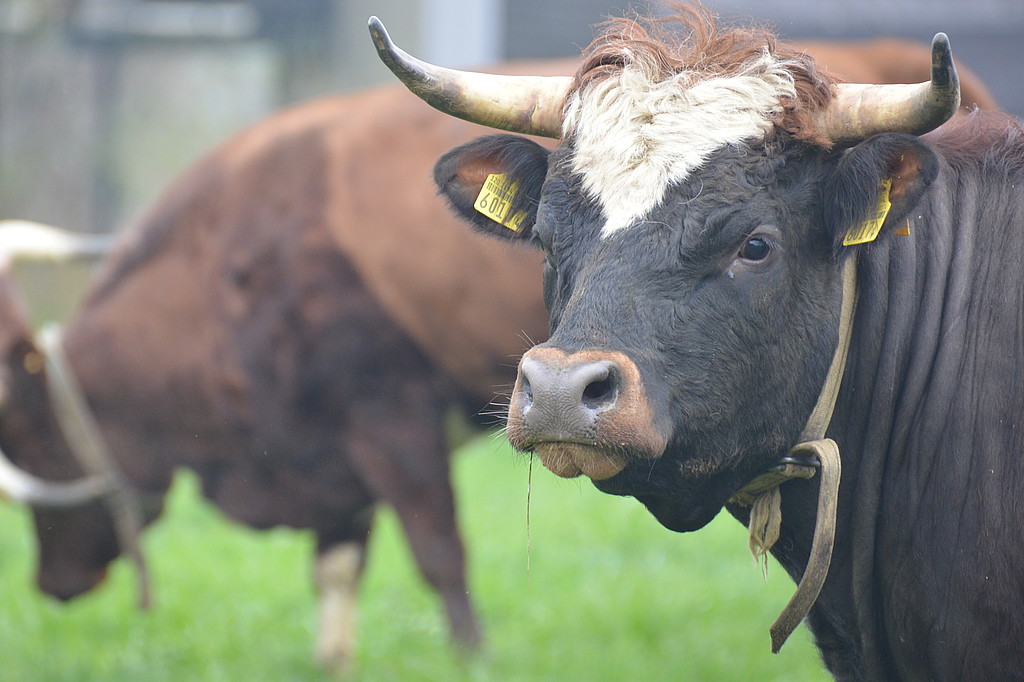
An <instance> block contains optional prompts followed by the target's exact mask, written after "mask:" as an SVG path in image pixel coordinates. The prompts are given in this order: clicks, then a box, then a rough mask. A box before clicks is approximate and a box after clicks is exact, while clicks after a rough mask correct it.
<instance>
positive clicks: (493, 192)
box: [473, 173, 526, 232]
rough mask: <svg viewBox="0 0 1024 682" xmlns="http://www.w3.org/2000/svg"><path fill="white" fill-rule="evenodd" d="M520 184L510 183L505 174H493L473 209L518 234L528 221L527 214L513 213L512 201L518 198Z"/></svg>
mask: <svg viewBox="0 0 1024 682" xmlns="http://www.w3.org/2000/svg"><path fill="white" fill-rule="evenodd" d="M518 185H519V183H518V182H509V180H508V177H506V175H505V174H504V173H492V174H491V175H488V176H487V179H486V180H485V181H484V186H483V189H481V190H480V194H478V195H477V197H476V203H474V204H473V207H474V208H475V209H476V210H477V212H479V213H483V214H484V215H485V216H487V217H488V218H490V219H491V220H493V221H494V222H496V223H499V224H501V225H504V226H505V227H507V228H508V229H510V230H512V231H513V232H518V231H519V229H520V228H521V227H522V226H523V221H524V220H526V213H524V212H523V211H517V212H516V213H515V214H512V215H509V214H511V213H512V200H513V199H514V198H515V196H516V187H517V186H518Z"/></svg>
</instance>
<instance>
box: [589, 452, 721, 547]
mask: <svg viewBox="0 0 1024 682" xmlns="http://www.w3.org/2000/svg"><path fill="white" fill-rule="evenodd" d="M693 469H694V467H693V466H686V465H680V462H679V461H678V460H677V459H673V458H672V457H660V458H658V459H654V460H648V461H646V462H641V461H631V462H630V463H629V464H628V466H626V467H624V468H623V469H622V470H621V471H620V472H619V473H617V474H616V475H614V476H611V477H608V478H606V479H602V480H597V479H595V480H594V485H595V487H597V489H598V490H600V491H602V492H605V493H608V494H610V495H624V496H629V497H635V498H636V499H637V500H639V501H640V502H641V503H642V504H643V505H644V506H645V507H646V508H647V510H648V511H649V512H650V513H651V514H652V515H653V516H654V518H655V519H657V520H658V523H660V524H661V525H663V526H665V527H666V528H668V529H669V530H672V531H676V532H679V533H688V532H691V531H695V530H700V529H701V528H703V527H704V526H706V525H707V524H708V523H710V522H711V520H712V519H714V518H715V516H717V515H718V513H719V512H720V511H721V510H722V508H723V507H724V506H725V502H726V500H728V499H729V497H730V496H731V495H732V493H733V492H735V490H736V489H737V488H738V487H739V482H738V481H740V478H739V477H738V476H737V474H736V473H735V472H731V471H711V470H707V469H705V470H703V471H700V472H697V471H694V470H693Z"/></svg>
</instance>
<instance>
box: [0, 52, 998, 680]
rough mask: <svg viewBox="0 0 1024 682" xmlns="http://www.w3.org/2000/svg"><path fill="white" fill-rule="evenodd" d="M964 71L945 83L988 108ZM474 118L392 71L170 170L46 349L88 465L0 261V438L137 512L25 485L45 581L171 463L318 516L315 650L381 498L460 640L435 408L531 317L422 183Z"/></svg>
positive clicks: (100, 565) (827, 58) (226, 502)
mask: <svg viewBox="0 0 1024 682" xmlns="http://www.w3.org/2000/svg"><path fill="white" fill-rule="evenodd" d="M883 47H884V49H883ZM896 47H898V46H897V45H896V44H895V43H885V44H882V43H876V44H870V45H867V46H863V47H857V48H855V47H852V46H844V47H843V48H841V49H840V48H836V47H834V46H832V45H829V44H813V45H812V44H808V45H807V46H806V49H807V51H809V52H811V53H812V54H820V55H822V58H823V61H824V63H826V64H827V65H828V66H829V68H830V69H831V70H833V71H835V72H838V73H842V74H845V75H847V76H848V78H849V79H850V80H865V81H868V82H878V83H881V82H889V81H898V82H911V81H915V80H924V79H925V78H926V77H927V74H928V69H927V60H928V59H929V57H928V51H927V48H926V47H924V46H921V45H910V44H903V45H902V47H900V49H902V50H903V56H900V57H888V58H887V59H884V60H883V59H880V55H882V54H883V53H884V54H887V55H891V54H892V49H894V48H896ZM915 55H916V56H919V57H920V59H916V57H915V58H913V59H912V58H911V57H913V56H915ZM851 58H852V61H847V60H848V59H851ZM894 64H895V65H898V66H899V67H900V69H899V70H894V71H886V72H880V71H864V70H863V69H865V68H866V67H868V66H869V65H873V66H874V67H875V68H879V67H885V66H890V65H894ZM914 64H919V66H920V68H917V67H916V66H914V67H913V68H914V69H915V71H914V73H913V74H907V73H906V72H905V71H903V70H902V69H904V68H911V67H912V65H914ZM573 68H574V64H573V62H571V61H562V62H551V63H547V64H545V65H543V66H541V67H538V65H536V64H530V65H526V66H524V67H523V71H524V72H528V73H534V74H536V73H538V72H540V71H545V72H547V73H551V74H556V73H570V72H571V71H572V70H573ZM513 70H514V69H513ZM961 74H962V76H961V78H962V83H963V89H964V92H965V93H967V94H966V96H965V98H964V101H965V103H968V104H970V103H975V102H976V103H978V104H980V105H982V106H989V105H991V104H992V102H991V98H990V96H988V94H987V92H986V91H985V89H984V87H983V86H981V85H980V83H978V82H977V81H976V79H974V78H972V77H971V76H970V74H968V73H966V72H965V71H962V72H961ZM972 93H973V94H972ZM483 132H485V131H484V129H482V128H479V127H477V126H475V125H472V124H469V123H464V122H462V121H458V120H455V119H452V118H449V117H447V116H444V115H442V114H440V113H438V112H436V111H434V110H433V109H431V108H429V107H427V106H426V105H424V104H423V103H421V102H420V101H418V100H417V99H415V98H414V97H413V96H412V95H410V94H408V93H407V92H406V91H405V89H404V88H402V87H400V86H393V87H386V88H381V89H378V90H374V91H370V92H366V93H363V94H358V95H353V96H348V97H338V98H331V99H324V100H320V101H315V102H312V103H309V104H306V105H303V106H300V107H297V108H294V109H291V110H289V111H286V112H284V113H282V114H280V115H277V116H274V117H272V118H270V119H268V120H266V121H264V122H262V123H260V124H258V125H256V126H254V127H253V128H251V129H249V130H248V131H246V132H244V133H242V134H241V135H239V136H237V137H236V138H234V139H232V140H231V141H229V142H227V143H226V144H224V145H223V146H221V147H219V148H217V149H215V150H214V151H212V152H211V153H210V154H209V155H207V156H206V158H204V159H202V160H201V161H200V162H198V163H197V164H195V165H194V166H193V167H192V168H191V169H189V170H188V171H187V172H186V173H184V175H183V176H182V177H181V178H180V179H179V180H178V181H177V182H175V183H174V184H173V185H172V186H171V187H170V188H169V189H168V190H167V192H166V193H165V194H164V196H163V197H162V198H161V199H160V200H159V201H157V202H156V204H155V206H153V208H152V209H151V210H150V211H149V212H148V214H147V215H146V216H144V218H143V219H142V220H141V223H140V224H139V225H137V226H136V227H135V229H132V230H129V231H127V232H126V233H125V234H124V235H123V237H122V238H121V240H120V243H119V246H118V247H117V248H116V250H115V252H114V253H113V254H112V255H111V256H110V257H109V258H108V260H107V261H106V262H105V263H104V265H103V267H102V269H101V271H100V272H99V273H98V276H97V277H96V278H95V280H94V282H93V284H92V287H91V290H90V291H89V292H88V293H87V295H86V297H85V300H84V303H83V304H82V306H81V308H80V310H79V311H78V313H77V314H76V315H75V316H74V317H73V319H72V320H71V321H70V322H69V323H68V325H67V327H66V330H65V332H64V335H63V341H62V344H60V346H58V347H62V348H63V351H64V353H66V357H67V361H68V364H69V367H70V370H71V374H73V375H74V377H76V378H77V383H78V384H79V385H80V387H81V393H82V394H83V396H84V400H85V402H86V403H87V405H88V408H89V411H91V413H92V415H93V416H94V418H95V420H96V424H97V425H98V430H99V432H100V434H101V440H102V441H104V442H105V444H106V446H108V447H109V453H110V458H111V460H112V461H111V463H110V470H107V471H104V470H103V467H102V466H100V467H97V466H96V465H95V463H93V464H89V463H88V462H86V463H83V462H81V461H79V460H78V459H76V454H74V452H73V450H81V445H80V444H78V443H72V444H69V441H72V440H74V438H71V437H67V436H66V435H64V434H62V431H61V427H60V425H59V424H58V420H57V418H56V417H55V416H54V408H53V403H54V401H55V399H56V398H57V396H55V395H54V393H53V392H54V391H56V390H57V389H55V388H53V386H52V385H49V384H48V383H47V381H46V379H47V377H48V375H49V374H52V370H50V369H47V366H46V365H45V363H44V359H45V356H46V352H45V350H44V349H43V348H41V347H40V346H39V345H37V341H36V340H35V337H34V335H33V333H32V330H31V329H30V327H29V325H28V323H27V322H26V318H25V316H24V315H23V311H22V310H21V308H20V306H19V304H18V302H17V295H16V292H15V291H14V285H13V282H12V281H11V279H10V276H9V272H8V271H7V270H6V268H0V354H2V355H0V357H2V360H3V364H2V366H0V447H2V449H3V451H4V452H5V453H6V454H7V456H8V457H9V458H10V460H11V461H13V462H14V463H15V464H16V465H18V466H19V467H21V468H22V469H23V470H24V471H26V472H29V473H30V474H33V475H35V476H36V477H37V478H42V479H46V480H48V481H53V482H57V481H69V480H73V479H79V478H80V477H82V475H83V473H86V472H89V473H94V474H96V477H94V478H93V479H88V480H87V481H86V485H85V489H87V490H96V489H99V490H103V489H105V488H104V486H98V487H97V486H91V485H90V482H92V483H95V482H96V481H97V480H102V481H106V482H108V483H109V482H111V481H114V482H119V486H120V487H119V488H118V489H119V490H120V492H119V493H118V494H117V496H118V498H119V499H121V500H122V502H124V501H126V500H127V501H134V502H136V503H137V506H136V507H135V510H134V511H132V510H131V509H128V510H127V513H128V515H129V517H130V516H132V515H133V514H134V515H135V516H136V517H137V518H136V520H135V522H134V524H133V522H132V521H131V519H129V520H128V521H127V522H124V520H123V519H117V517H118V514H119V512H117V509H121V511H122V512H124V511H125V507H126V504H127V503H126V504H121V505H110V504H107V505H104V503H103V502H102V501H99V500H95V501H87V502H82V501H81V500H80V499H77V497H81V496H80V495H78V496H77V497H76V499H74V500H72V504H71V505H70V506H69V505H68V504H67V502H68V500H64V503H63V504H61V503H54V504H51V503H46V502H45V500H41V499H39V498H38V497H33V496H28V497H29V498H31V499H30V501H32V502H33V503H34V504H35V505H36V506H34V513H35V519H36V532H37V539H38V544H39V568H38V582H39V585H40V587H41V588H42V589H43V590H44V591H46V592H47V593H49V594H52V595H54V596H56V597H58V598H60V599H70V598H72V597H75V596H77V595H79V594H82V593H83V592H86V591H88V590H90V589H91V588H93V587H95V586H96V585H97V584H98V583H99V582H100V581H101V580H102V579H103V577H104V575H105V572H106V567H107V564H108V563H109V562H110V561H112V560H113V559H114V558H116V557H117V556H118V555H119V554H120V553H121V552H122V551H125V550H126V549H127V550H130V549H132V547H131V545H133V544H134V539H133V533H134V531H135V530H137V529H134V530H133V529H132V526H133V525H141V524H144V523H148V522H151V521H152V520H154V519H155V518H156V517H157V516H158V515H159V513H160V511H161V509H162V503H163V496H164V495H165V493H166V492H167V490H168V487H169V486H170V484H171V480H172V477H173V473H174V470H175V469H176V468H178V467H181V466H185V467H189V468H191V469H193V470H194V471H196V472H197V473H198V475H199V477H200V479H201V481H202V489H203V493H204V495H205V496H206V497H207V498H209V499H210V500H211V501H212V502H213V503H214V504H216V505H217V506H218V507H219V508H220V509H221V510H222V511H223V512H224V513H226V514H227V515H229V516H230V517H232V518H234V519H236V520H238V521H240V522H242V523H245V524H248V525H250V526H253V527H257V528H267V527H271V526H275V525H278V524H284V525H288V526H292V527H296V528H308V529H311V530H312V531H314V532H315V533H316V535H317V539H318V548H317V551H318V556H317V569H316V579H317V585H318V588H319V590H320V595H321V630H320V635H319V642H318V654H319V656H320V657H321V659H322V660H323V661H324V662H325V663H326V664H327V665H329V666H331V667H333V668H336V669H339V670H342V669H344V668H345V666H346V663H347V661H348V660H349V659H350V657H351V655H352V652H353V646H354V643H353V642H354V639H353V638H354V627H353V608H354V604H355V598H356V589H357V585H358V579H359V576H360V573H361V571H362V568H363V563H364V553H365V549H366V543H367V539H368V536H369V533H370V529H371V525H372V520H373V508H374V505H375V504H377V503H380V502H384V503H387V504H390V505H392V506H393V507H394V508H395V510H396V511H397V514H398V517H399V519H400V520H401V523H402V525H403V527H404V529H405V532H406V534H407V536H408V538H409V542H410V545H411V546H412V549H413V553H414V555H415V557H416V560H417V562H418V563H419V566H420V569H421V570H422V572H423V575H424V576H425V577H426V579H427V580H428V582H429V583H430V584H431V585H432V586H433V587H434V588H435V589H436V590H437V591H438V593H439V594H440V595H441V598H442V600H443V602H444V606H445V610H446V613H447V616H448V619H449V622H450V626H451V630H452V633H453V635H454V637H455V639H456V640H457V641H459V642H461V643H463V644H464V645H466V646H467V647H470V648H471V647H474V646H475V645H476V644H477V643H478V642H479V640H480V632H479V628H478V625H477V621H476V618H475V616H474V612H473V609H472V606H471V604H470V600H469V598H468V593H467V587H466V581H465V576H464V565H463V564H464V557H463V548H462V545H461V542H460V539H459V535H458V531H457V528H456V520H455V504H454V500H453V496H452V490H451V487H450V483H449V477H448V460H447V453H448V446H447V444H446V442H445V431H444V426H443V424H444V418H445V415H446V413H447V412H449V410H451V409H452V408H458V409H460V410H462V411H463V412H464V413H465V414H469V415H477V414H479V413H480V410H481V408H483V407H485V406H486V405H487V404H488V402H489V401H490V400H491V398H492V396H493V395H494V392H495V391H496V390H497V389H498V388H500V387H501V386H503V385H504V386H507V385H510V384H511V382H512V381H513V380H514V378H515V365H516V362H515V360H514V359H513V356H515V355H516V354H518V353H521V352H522V351H524V350H525V349H526V348H527V346H528V345H529V343H530V342H534V341H539V340H542V339H543V338H545V337H546V333H547V314H546V311H545V310H544V306H543V303H542V296H541V291H540V281H541V278H540V277H539V276H538V273H539V269H540V259H539V258H538V256H537V255H536V254H535V253H534V252H533V251H532V250H525V251H519V250H515V249H513V248H512V247H509V246H507V245H503V244H500V243H499V242H498V241H496V240H489V239H485V238H484V237H481V236H478V235H476V234H475V233H473V232H470V231H468V230H467V229H465V227H464V226H463V225H462V224H461V223H459V222H457V221H456V220H455V218H454V217H453V216H452V215H450V214H449V213H448V211H447V209H446V207H445V206H444V205H443V204H442V202H441V201H440V200H439V199H438V198H437V197H436V196H435V190H434V186H433V182H432V180H431V175H430V169H431V167H432V165H433V162H434V159H436V158H437V157H438V156H439V155H440V154H441V153H443V152H444V151H446V150H448V149H450V148H452V147H453V146H455V145H457V144H460V143H462V142H465V141H467V140H469V139H472V138H474V137H477V136H479V135H480V134H482V133H483ZM410 150H415V152H414V153H413V154H410ZM0 239H2V237H0ZM50 378H52V377H50ZM79 457H80V455H79ZM29 480H30V481H35V482H38V481H37V480H36V479H29ZM41 490H43V492H42V493H40V494H44V493H45V492H47V491H46V490H45V486H43V488H42V489H41ZM75 490H76V491H77V492H78V493H80V492H81V491H82V488H81V487H79V488H76V489H75ZM61 491H63V492H67V490H65V489H63V488H58V490H57V491H56V492H61ZM51 492H52V491H51ZM14 494H15V495H17V493H14ZM108 501H109V500H108ZM55 505H56V506H55ZM127 506H128V507H131V506H133V505H127ZM112 509H113V510H114V511H111V510H112ZM115 524H116V525H118V526H119V527H120V531H119V532H118V531H115ZM126 527H127V528H128V530H127V531H126V530H125V528H126Z"/></svg>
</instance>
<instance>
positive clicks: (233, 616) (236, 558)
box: [0, 437, 827, 682]
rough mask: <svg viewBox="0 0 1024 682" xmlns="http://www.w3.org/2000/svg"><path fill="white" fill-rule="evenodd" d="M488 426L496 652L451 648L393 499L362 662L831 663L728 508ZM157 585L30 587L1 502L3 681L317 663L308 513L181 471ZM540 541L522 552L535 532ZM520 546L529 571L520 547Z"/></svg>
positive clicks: (154, 533) (377, 672) (533, 670)
mask: <svg viewBox="0 0 1024 682" xmlns="http://www.w3.org/2000/svg"><path fill="white" fill-rule="evenodd" d="M527 472H528V469H527V466H526V463H525V460H524V459H523V458H521V457H518V456H515V455H513V454H512V453H510V452H509V450H508V449H507V447H505V446H504V445H501V444H498V442H497V441H495V440H494V439H493V438H489V437H483V438H480V439H477V440H475V441H473V442H472V443H470V444H469V445H468V446H466V447H464V448H463V449H462V450H460V451H459V453H458V454H457V456H456V461H455V477H456V484H457V488H458V493H459V505H460V509H459V511H460V516H461V519H462V526H463V532H464V537H465V539H466V544H467V546H468V550H469V554H470V574H471V589H472V592H473V596H474V599H475V601H476V604H477V607H478V609H479V611H480V613H481V617H482V620H483V623H484V627H485V628H486V631H487V638H488V647H487V650H486V653H485V654H484V655H482V656H480V657H479V658H476V659H473V660H470V661H465V662H463V661H460V660H459V659H458V657H457V656H456V655H455V654H454V653H453V651H452V650H451V648H450V647H449V646H448V645H447V638H446V626H445V622H444V619H443V616H442V614H441V609H440V607H439V604H438V601H437V599H436V597H435V596H434V595H433V593H432V592H430V591H429V590H428V589H427V588H426V587H425V586H424V584H423V581H422V579H421V578H420V577H419V574H418V573H417V572H416V569H415V567H414V565H413V563H412V559H411V557H410V554H409V551H408V549H407V546H406V544H405V541H404V538H403V537H402V535H401V531H400V528H399V526H398V524H397V522H396V520H395V517H394V515H393V514H392V513H391V512H390V510H386V509H385V510H382V511H381V512H380V514H379V515H378V521H377V529H376V533H375V536H374V540H373V543H372V547H371V555H370V559H369V566H368V570H367V574H366V577H365V581H364V584H363V589H362V596H361V609H360V619H359V620H360V643H359V652H358V664H357V666H356V669H355V671H354V674H353V676H352V679H354V680H356V681H364V680H365V681H370V680H373V681H375V682H376V681H381V680H415V681H420V680H422V681H428V680H429V681H432V680H437V681H444V682H449V681H452V680H455V681H458V680H466V681H490V680H493V681H499V680H500V681H501V682H513V681H517V680H524V681H525V680H587V681H588V682H590V681H599V680H753V679H757V680H786V681H788V682H793V681H801V680H825V679H827V675H826V674H825V673H824V671H823V669H822V668H821V666H820V664H819V662H818V658H817V654H816V653H815V651H814V649H813V646H812V645H811V643H810V636H809V634H808V633H807V631H806V629H804V628H803V627H802V626H801V628H799V629H798V630H797V632H796V633H794V635H793V637H792V638H791V639H790V641H789V642H788V643H787V644H786V647H785V648H784V649H783V651H782V653H781V654H780V655H778V656H773V655H772V654H771V653H770V652H769V640H768V626H769V625H770V624H771V622H772V620H773V619H774V618H775V616H776V615H778V612H779V610H781V608H782V606H783V605H784V604H785V602H786V600H787V599H788V598H789V596H790V595H791V594H792V591H793V585H792V583H791V581H790V580H789V579H788V578H787V577H785V575H784V574H783V572H782V570H781V569H780V568H779V567H778V566H775V565H773V566H772V567H771V570H770V574H769V577H768V580H767V582H765V581H764V580H763V579H762V577H761V574H760V571H759V570H758V569H757V568H756V567H755V566H754V564H753V560H752V559H751V558H750V556H749V554H747V552H746V541H745V537H744V531H743V528H741V527H740V525H739V524H737V523H736V522H735V521H734V520H732V519H731V518H728V517H727V515H724V514H723V515H722V516H720V517H719V518H718V519H717V520H716V521H715V522H713V523H712V524H711V525H710V526H709V527H708V528H706V529H704V530H702V531H700V532H698V533H693V534H689V535H678V534H674V533H670V532H668V531H666V530H664V529H662V528H661V527H660V526H658V524H657V523H656V522H655V521H654V520H653V519H652V518H651V517H650V516H648V514H647V513H646V512H645V511H644V510H643V509H642V507H641V506H640V505H639V504H638V503H637V502H635V501H633V500H631V499H619V498H614V497H610V496H607V495H602V494H601V493H598V492H597V491H596V490H594V489H593V488H592V487H591V486H590V484H589V483H586V482H580V481H562V480H559V479H556V478H555V477H554V476H552V475H551V474H549V473H548V472H547V471H545V470H544V469H542V468H540V467H539V466H535V467H534V471H533V481H532V488H533V489H532V502H531V505H530V506H531V509H530V519H531V520H530V528H529V539H528V538H527V524H526V517H527V513H526V498H527ZM144 546H145V549H146V551H147V556H148V559H149V562H150V565H151V572H152V579H153V587H154V593H155V605H154V607H153V609H152V610H151V611H149V612H147V613H142V612H139V611H137V610H135V608H134V605H133V601H134V593H133V589H134V576H133V574H132V572H131V570H130V568H129V566H128V565H127V564H126V562H124V561H123V560H119V561H118V562H117V563H116V564H115V566H114V569H113V571H112V573H111V576H110V579H109V580H108V581H107V583H105V584H104V585H103V586H102V587H101V588H100V589H98V590H95V591H94V592H93V593H91V594H89V595H87V596H85V597H83V598H80V599H78V600H75V601H74V602H72V603H71V604H67V605H59V604H56V603H54V602H53V601H51V600H49V599H47V598H44V597H42V596H40V595H39V593H38V592H37V591H36V590H35V589H34V587H33V583H32V580H33V575H32V570H33V562H34V557H33V552H34V550H33V544H32V534H31V527H30V522H29V518H28V514H27V513H26V512H25V511H24V510H21V509H17V508H14V507H12V506H11V505H8V504H0V661H2V664H0V671H2V672H0V677H2V679H4V680H7V681H10V682H35V681H37V680H38V681H45V682H57V681H64V680H66V681H68V682H71V681H74V682H80V681H83V680H102V681H104V682H114V681H119V680H124V681H126V682H127V681H129V680H131V681H132V682H137V681H139V680H146V681H147V682H158V681H161V680H168V681H171V680H173V681H175V682H180V681H182V680H190V681H197V680H225V681H232V682H235V681H239V680H242V681H246V682H251V681H256V680H325V679H328V678H327V677H326V676H325V675H324V674H322V673H321V672H320V671H319V670H318V669H317V667H316V666H315V664H314V663H313V662H312V643H313V639H314V636H315V601H314V594H313V591H312V587H311V581H310V575H311V567H310V557H311V553H312V548H313V542H312V537H311V536H310V535H309V534H308V533H302V532H295V531H289V530H283V529H282V530H274V531H270V532H254V531H251V530H248V529H245V528H241V527H239V526H237V525H233V524H231V523H229V522H226V521H225V520H223V518H222V517H220V516H219V515H218V513H217V512H216V510H214V509H212V508H211V507H210V506H209V505H207V504H206V503H205V502H203V501H202V500H201V499H200V498H199V497H198V494H197V491H196V485H195V480H194V479H193V478H192V477H191V476H189V475H184V476H180V477H179V479H178V481H177V482H176V484H175V487H174V490H173V492H172V495H171V499H170V504H169V507H168V511H167V513H166V515H165V516H164V518H163V519H161V520H160V521H159V522H158V523H157V524H155V525H154V526H153V527H152V528H151V529H150V530H149V531H148V532H147V534H146V536H145V540H144ZM528 548H529V552H528V551H527V550H528ZM528 558H529V566H530V567H529V571H527V559H528Z"/></svg>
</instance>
